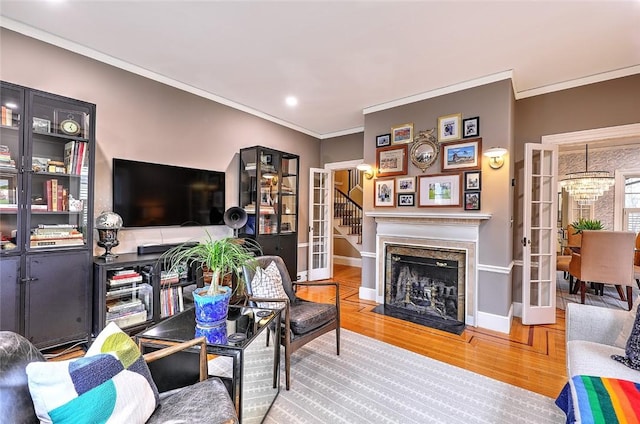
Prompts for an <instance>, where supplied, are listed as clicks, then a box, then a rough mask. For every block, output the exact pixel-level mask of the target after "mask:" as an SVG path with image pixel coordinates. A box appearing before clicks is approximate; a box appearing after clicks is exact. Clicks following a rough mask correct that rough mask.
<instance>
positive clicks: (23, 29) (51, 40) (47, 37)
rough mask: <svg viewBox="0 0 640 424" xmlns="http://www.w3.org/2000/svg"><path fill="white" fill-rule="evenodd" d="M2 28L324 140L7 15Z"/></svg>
mask: <svg viewBox="0 0 640 424" xmlns="http://www.w3.org/2000/svg"><path fill="white" fill-rule="evenodd" d="M0 27H3V28H6V29H9V30H11V31H15V32H17V33H20V34H22V35H26V36H27V37H31V38H35V39H36V40H40V41H42V42H45V43H47V44H51V45H54V46H56V47H60V48H62V49H65V50H69V51H71V52H73V53H77V54H79V55H82V56H85V57H88V58H91V59H94V60H97V61H98V62H102V63H106V64H108V65H111V66H114V67H116V68H120V69H122V70H125V71H128V72H131V73H133V74H136V75H140V76H142V77H145V78H148V79H150V80H153V81H157V82H159V83H162V84H165V85H168V86H170V87H174V88H177V89H179V90H182V91H186V92H187V93H191V94H194V95H196V96H199V97H203V98H205V99H208V100H212V101H214V102H216V103H220V104H222V105H225V106H228V107H230V108H233V109H236V110H239V111H241V112H245V113H248V114H249V115H253V116H256V117H258V118H262V119H264V120H266V121H270V122H273V123H274V124H278V125H282V126H283V127H287V128H290V129H292V130H295V131H298V132H301V133H303V134H306V135H309V136H311V137H315V138H317V139H320V138H322V135H321V134H318V133H316V132H314V131H311V130H309V129H307V128H303V127H300V126H298V125H295V124H292V123H291V122H287V121H284V120H282V119H278V118H276V117H274V116H271V115H269V114H266V113H264V112H260V111H259V110H256V109H252V108H250V107H247V106H245V105H243V104H240V103H236V102H234V101H232V100H229V99H227V98H224V97H220V96H217V95H215V94H213V93H209V92H208V91H204V90H201V89H199V88H196V87H193V86H191V85H188V84H185V83H183V82H180V81H176V80H174V79H172V78H169V77H167V76H164V75H161V74H158V73H155V72H152V71H149V70H148V69H144V68H141V67H139V66H136V65H133V64H131V63H129V62H125V61H123V60H120V59H116V58H115V57H113V56H109V55H108V54H104V53H100V52H98V51H96V50H94V49H90V48H88V47H85V46H82V45H80V44H78V43H74V42H72V41H69V40H66V39H64V38H61V37H58V36H55V35H53V34H50V33H48V32H45V31H41V30H39V29H36V28H33V27H31V26H29V25H25V24H23V23H21V22H17V21H14V20H13V19H9V18H7V17H5V16H0Z"/></svg>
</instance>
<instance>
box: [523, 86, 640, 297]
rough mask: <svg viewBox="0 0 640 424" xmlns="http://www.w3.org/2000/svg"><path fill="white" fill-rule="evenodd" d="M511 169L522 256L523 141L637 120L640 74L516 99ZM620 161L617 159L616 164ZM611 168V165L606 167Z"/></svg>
mask: <svg viewBox="0 0 640 424" xmlns="http://www.w3.org/2000/svg"><path fill="white" fill-rule="evenodd" d="M515 117H516V120H515V140H516V143H515V149H514V152H513V155H514V169H515V172H516V175H517V178H516V189H515V190H516V192H515V201H514V206H513V208H514V216H515V222H514V225H515V229H516V230H515V231H514V248H515V250H514V258H515V259H521V258H522V249H521V245H520V243H519V242H518V241H519V240H520V239H521V238H522V204H521V203H522V188H523V181H522V169H523V159H524V144H525V143H540V142H541V137H542V136H543V135H551V134H561V133H567V132H573V131H583V130H590V129H596V128H606V127H613V126H618V125H627V124H633V123H639V122H640V75H632V76H628V77H624V78H617V79H614V80H609V81H604V82H600V83H596V84H589V85H585V86H581V87H576V88H572V89H568V90H562V91H557V92H554V93H549V94H543V95H540V96H535V97H530V98H526V99H521V100H518V101H516V105H515ZM621 165H622V161H618V168H620V167H621ZM609 170H610V171H613V170H614V169H609ZM521 272H522V271H521V268H519V267H518V269H516V270H514V279H513V301H514V302H520V301H521V299H522V291H521V287H522V277H521Z"/></svg>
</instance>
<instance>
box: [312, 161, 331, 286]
mask: <svg viewBox="0 0 640 424" xmlns="http://www.w3.org/2000/svg"><path fill="white" fill-rule="evenodd" d="M331 187H332V184H331V171H330V170H325V169H319V168H311V170H310V174H309V264H308V274H307V279H308V280H309V281H314V280H322V279H325V278H331V237H332V233H331V232H332V225H331V219H332V216H333V214H332V211H333V208H332V207H331Z"/></svg>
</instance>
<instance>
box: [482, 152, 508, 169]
mask: <svg viewBox="0 0 640 424" xmlns="http://www.w3.org/2000/svg"><path fill="white" fill-rule="evenodd" d="M507 153H508V150H507V149H505V148H504V147H492V148H490V149H488V150H486V151H485V152H484V153H483V155H485V156H487V157H488V158H489V166H490V167H491V168H493V169H500V168H502V165H504V155H506V154H507Z"/></svg>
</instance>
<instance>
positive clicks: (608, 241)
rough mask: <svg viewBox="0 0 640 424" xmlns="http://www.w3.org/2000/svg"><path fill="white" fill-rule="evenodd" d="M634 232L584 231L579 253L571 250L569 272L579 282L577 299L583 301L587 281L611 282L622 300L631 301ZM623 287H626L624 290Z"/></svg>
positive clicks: (599, 283) (598, 283) (597, 282)
mask: <svg viewBox="0 0 640 424" xmlns="http://www.w3.org/2000/svg"><path fill="white" fill-rule="evenodd" d="M634 244H635V234H633V233H631V232H627V231H586V230H585V231H583V232H582V244H581V247H580V253H577V252H572V254H571V255H572V257H571V262H570V263H569V272H570V274H571V275H572V276H573V277H575V278H576V280H577V281H576V284H577V283H579V284H580V301H581V303H584V300H585V292H586V282H591V283H595V284H596V289H598V286H599V285H600V286H601V285H602V284H613V285H615V286H616V289H617V290H618V294H619V295H620V299H621V300H627V302H628V305H629V310H631V306H632V304H633V297H632V289H633V283H634V268H633V256H634ZM622 286H625V287H626V298H625V293H624V292H623V290H622Z"/></svg>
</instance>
